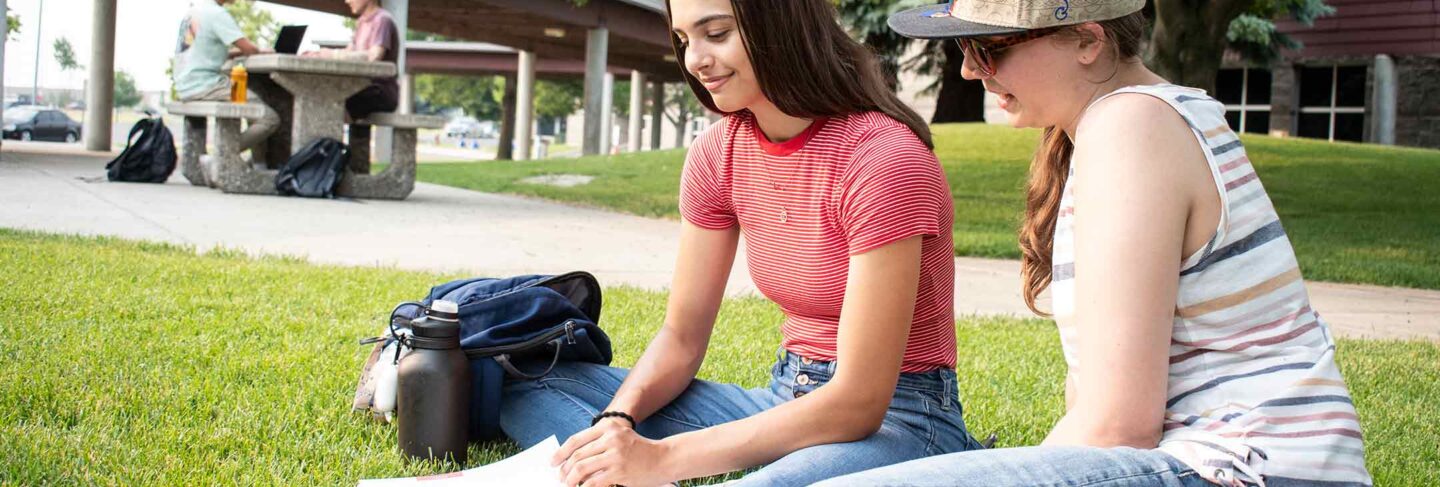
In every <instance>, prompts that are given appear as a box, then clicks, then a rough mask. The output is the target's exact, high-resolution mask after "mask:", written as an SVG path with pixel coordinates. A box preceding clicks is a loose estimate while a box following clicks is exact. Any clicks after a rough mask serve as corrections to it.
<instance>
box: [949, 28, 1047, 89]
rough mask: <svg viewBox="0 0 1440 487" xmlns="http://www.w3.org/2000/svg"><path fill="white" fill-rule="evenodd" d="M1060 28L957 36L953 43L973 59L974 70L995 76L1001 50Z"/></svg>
mask: <svg viewBox="0 0 1440 487" xmlns="http://www.w3.org/2000/svg"><path fill="white" fill-rule="evenodd" d="M1060 29H1061V27H1047V28H1044V29H1035V30H1028V31H1025V32H1022V33H1019V34H1015V35H1012V36H1005V37H1002V38H1000V39H993V40H980V39H978V38H974V37H957V38H955V43H956V44H959V45H960V51H961V52H963V53H965V57H968V58H970V59H971V60H974V61H975V70H976V71H979V72H980V74H982V75H985V77H987V78H988V77H990V76H995V63H996V62H999V60H1000V54H1001V52H1003V51H1004V50H1006V49H1009V48H1011V47H1015V46H1017V45H1020V44H1024V43H1026V42H1030V41H1033V40H1035V39H1039V38H1041V37H1045V36H1048V35H1050V34H1054V33H1056V32H1058V31H1059V30H1060Z"/></svg>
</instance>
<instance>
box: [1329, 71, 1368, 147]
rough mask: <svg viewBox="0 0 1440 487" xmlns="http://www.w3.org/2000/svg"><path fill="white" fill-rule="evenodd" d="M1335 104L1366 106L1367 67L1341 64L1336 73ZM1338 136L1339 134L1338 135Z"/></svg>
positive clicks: (1340, 105)
mask: <svg viewBox="0 0 1440 487" xmlns="http://www.w3.org/2000/svg"><path fill="white" fill-rule="evenodd" d="M1335 82H1336V88H1337V91H1336V92H1335V106H1339V107H1363V106H1365V67H1364V66H1341V67H1340V71H1339V72H1338V73H1337V74H1336V81H1335ZM1337 138H1338V136H1337Z"/></svg>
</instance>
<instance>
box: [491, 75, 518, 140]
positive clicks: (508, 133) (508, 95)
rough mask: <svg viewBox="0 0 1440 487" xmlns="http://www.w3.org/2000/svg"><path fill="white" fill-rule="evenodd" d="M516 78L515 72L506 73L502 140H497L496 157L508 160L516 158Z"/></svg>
mask: <svg viewBox="0 0 1440 487" xmlns="http://www.w3.org/2000/svg"><path fill="white" fill-rule="evenodd" d="M515 84H516V80H515V75H514V74H507V75H505V95H504V96H503V97H502V98H501V100H500V140H499V141H498V142H496V144H497V145H496V147H495V159H497V160H501V161H508V160H511V159H514V158H515V151H514V146H515V103H516V101H515V98H516V96H518V95H517V93H516V86H515Z"/></svg>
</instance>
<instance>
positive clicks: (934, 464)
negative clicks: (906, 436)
mask: <svg viewBox="0 0 1440 487" xmlns="http://www.w3.org/2000/svg"><path fill="white" fill-rule="evenodd" d="M820 485H821V486H824V487H842V486H844V487H849V486H855V485H885V486H930V485H934V486H941V485H943V486H946V487H962V486H977V487H978V486H986V487H1012V486H1013V487H1021V486H1025V487H1029V486H1046V487H1062V486H1063V487H1080V486H1093V487H1102V486H1103V487H1147V486H1157V487H1159V486H1164V487H1201V486H1205V487H1214V484H1211V483H1210V482H1209V481H1206V480H1205V479H1202V478H1200V475H1199V474H1197V473H1195V470H1193V469H1191V468H1190V467H1188V466H1186V465H1185V464H1183V463H1180V461H1179V460H1176V459H1175V457H1172V456H1170V455H1169V454H1168V453H1165V452H1162V451H1159V450H1139V449H1135V448H1094V447H1084V446H1032V447H1025V448H997V449H992V450H984V451H972V452H964V453H953V454H949V455H943V456H938V457H931V458H925V459H920V460H915V461H910V462H905V463H901V464H898V465H891V466H888V467H883V468H878V469H875V470H870V471H868V472H861V473H858V474H854V475H849V476H845V477H841V478H837V479H834V480H831V481H828V482H824V483H822V484H820Z"/></svg>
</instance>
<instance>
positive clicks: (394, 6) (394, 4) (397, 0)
mask: <svg viewBox="0 0 1440 487" xmlns="http://www.w3.org/2000/svg"><path fill="white" fill-rule="evenodd" d="M380 8H383V9H385V11H387V12H390V18H392V19H395V29H396V30H398V31H399V34H400V35H399V36H398V37H399V38H400V52H399V56H398V57H397V58H396V59H395V67H397V68H400V71H399V72H400V75H401V76H404V75H406V74H408V73H409V72H410V71H409V70H406V69H405V33H406V32H408V31H409V29H410V0H380Z"/></svg>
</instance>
